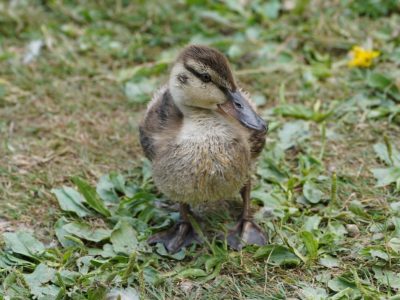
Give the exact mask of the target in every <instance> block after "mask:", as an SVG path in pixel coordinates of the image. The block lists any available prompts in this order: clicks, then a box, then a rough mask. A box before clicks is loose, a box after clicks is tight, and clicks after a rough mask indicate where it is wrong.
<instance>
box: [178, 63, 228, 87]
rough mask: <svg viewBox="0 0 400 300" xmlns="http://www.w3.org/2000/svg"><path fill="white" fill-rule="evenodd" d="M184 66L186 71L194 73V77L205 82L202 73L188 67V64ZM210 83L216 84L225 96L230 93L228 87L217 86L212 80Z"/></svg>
mask: <svg viewBox="0 0 400 300" xmlns="http://www.w3.org/2000/svg"><path fill="white" fill-rule="evenodd" d="M184 66H185V68H186V70H188V71H189V72H190V73H192V74H193V75H194V76H196V77H197V78H199V79H200V80H201V81H203V78H202V74H201V73H199V72H197V71H196V70H195V69H193V68H192V67H191V66H189V65H187V64H186V63H185V64H184ZM210 78H211V77H210ZM209 82H212V83H214V84H215V85H216V86H217V87H218V88H219V89H220V90H221V91H222V92H223V93H224V94H226V93H227V91H228V88H227V87H225V86H223V85H220V84H217V83H216V82H214V81H212V79H211V80H210V81H209Z"/></svg>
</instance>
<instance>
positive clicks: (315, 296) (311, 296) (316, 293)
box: [300, 286, 328, 300]
mask: <svg viewBox="0 0 400 300" xmlns="http://www.w3.org/2000/svg"><path fill="white" fill-rule="evenodd" d="M300 294H301V296H302V298H301V299H306V300H326V299H327V298H328V293H327V292H326V290H325V289H323V288H319V287H311V286H306V287H303V288H302V289H301V291H300Z"/></svg>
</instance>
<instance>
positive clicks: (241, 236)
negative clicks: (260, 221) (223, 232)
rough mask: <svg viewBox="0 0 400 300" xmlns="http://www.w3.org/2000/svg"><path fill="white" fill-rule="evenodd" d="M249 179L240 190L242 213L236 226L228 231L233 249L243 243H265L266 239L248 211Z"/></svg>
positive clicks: (229, 241) (238, 248)
mask: <svg viewBox="0 0 400 300" xmlns="http://www.w3.org/2000/svg"><path fill="white" fill-rule="evenodd" d="M250 191H251V183H250V180H249V181H248V182H247V183H246V185H245V186H244V187H243V188H242V190H241V191H240V194H241V195H242V199H243V213H242V216H241V217H240V220H239V222H238V223H237V224H236V226H235V227H234V228H233V229H231V230H230V231H229V234H228V238H227V241H228V244H229V246H230V247H231V248H233V249H235V250H240V249H242V248H243V246H245V245H250V244H255V245H260V246H262V245H265V244H266V243H267V239H266V237H265V234H264V233H263V231H262V230H261V228H260V226H258V225H257V224H256V223H254V221H253V218H252V216H251V211H250Z"/></svg>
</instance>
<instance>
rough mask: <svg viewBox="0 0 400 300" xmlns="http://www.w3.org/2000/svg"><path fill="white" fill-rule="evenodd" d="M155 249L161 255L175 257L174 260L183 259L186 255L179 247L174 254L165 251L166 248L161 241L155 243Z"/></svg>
mask: <svg viewBox="0 0 400 300" xmlns="http://www.w3.org/2000/svg"><path fill="white" fill-rule="evenodd" d="M156 251H157V253H158V254H160V255H161V256H166V257H169V258H172V259H176V260H183V259H184V258H185V257H186V251H185V250H184V249H181V250H180V251H178V252H176V253H174V254H170V253H168V252H167V249H165V247H164V245H163V244H161V243H158V244H157V245H156Z"/></svg>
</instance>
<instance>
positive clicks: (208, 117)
mask: <svg viewBox="0 0 400 300" xmlns="http://www.w3.org/2000/svg"><path fill="white" fill-rule="evenodd" d="M182 113H183V126H182V127H181V132H180V134H179V138H180V139H181V140H192V141H193V140H197V141H200V142H201V141H203V142H206V141H207V139H210V138H212V139H215V138H217V139H218V140H221V141H222V140H230V139H232V138H236V137H237V136H238V135H239V133H238V132H237V130H236V127H235V126H234V125H233V124H230V123H229V122H228V121H227V120H225V119H224V118H223V117H222V116H221V115H220V114H218V113H217V112H214V111H212V110H208V109H202V108H195V107H185V108H184V109H183V111H182Z"/></svg>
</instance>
